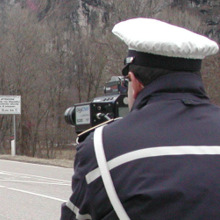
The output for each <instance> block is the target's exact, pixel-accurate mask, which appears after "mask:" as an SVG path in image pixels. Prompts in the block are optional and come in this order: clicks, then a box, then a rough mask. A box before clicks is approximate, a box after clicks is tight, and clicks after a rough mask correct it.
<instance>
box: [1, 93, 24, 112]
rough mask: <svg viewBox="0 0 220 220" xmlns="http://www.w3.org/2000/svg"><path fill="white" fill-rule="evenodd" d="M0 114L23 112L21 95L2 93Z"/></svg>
mask: <svg viewBox="0 0 220 220" xmlns="http://www.w3.org/2000/svg"><path fill="white" fill-rule="evenodd" d="M0 114H4V115H20V114H21V96H12V95H5V96H1V95H0Z"/></svg>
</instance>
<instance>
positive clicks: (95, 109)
mask: <svg viewBox="0 0 220 220" xmlns="http://www.w3.org/2000/svg"><path fill="white" fill-rule="evenodd" d="M127 88H128V80H127V79H125V78H124V77H122V76H113V77H112V78H111V80H110V81H109V82H107V83H105V86H104V96H101V97H96V98H94V99H93V100H92V101H91V102H84V103H77V104H75V105H74V106H72V107H69V108H68V109H66V111H65V113H64V118H65V121H66V122H67V123H68V124H70V125H73V126H75V131H76V133H77V134H79V133H81V132H83V131H85V130H87V129H89V128H91V127H94V126H97V125H99V124H101V123H103V122H105V121H108V120H111V119H114V118H118V117H123V116H125V115H126V114H127V113H128V98H127Z"/></svg>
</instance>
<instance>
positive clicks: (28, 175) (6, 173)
mask: <svg viewBox="0 0 220 220" xmlns="http://www.w3.org/2000/svg"><path fill="white" fill-rule="evenodd" d="M0 172H1V173H2V174H5V175H14V176H17V177H23V176H25V177H36V178H39V179H46V180H54V181H59V182H66V183H71V181H67V180H61V179H55V178H49V177H43V176H37V175H32V174H26V173H15V172H7V171H0Z"/></svg>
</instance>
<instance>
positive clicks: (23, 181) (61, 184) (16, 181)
mask: <svg viewBox="0 0 220 220" xmlns="http://www.w3.org/2000/svg"><path fill="white" fill-rule="evenodd" d="M0 182H15V183H36V184H48V185H59V186H71V184H67V183H62V182H61V183H51V182H38V181H27V180H0Z"/></svg>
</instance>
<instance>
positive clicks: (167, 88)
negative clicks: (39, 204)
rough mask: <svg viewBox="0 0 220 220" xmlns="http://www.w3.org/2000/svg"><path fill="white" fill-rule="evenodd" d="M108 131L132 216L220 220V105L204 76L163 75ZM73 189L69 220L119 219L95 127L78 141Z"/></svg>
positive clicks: (65, 214) (107, 145) (65, 211)
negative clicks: (213, 101)
mask: <svg viewBox="0 0 220 220" xmlns="http://www.w3.org/2000/svg"><path fill="white" fill-rule="evenodd" d="M103 135H104V137H103V138H104V139H103V142H104V150H105V153H106V157H107V161H108V165H109V168H110V173H111V176H112V179H113V182H114V186H115V188H116V191H117V193H118V196H119V198H120V200H121V202H122V204H123V206H124V208H125V210H126V212H127V213H128V215H129V217H130V219H132V220H133V219H134V220H136V219H137V220H168V219H172V220H173V219H178V220H180V219H186V220H197V219H199V220H203V219H204V220H207V219H212V220H215V219H216V220H219V219H220V109H219V107H217V106H215V105H212V104H210V102H209V99H208V98H207V96H206V94H205V91H204V88H203V83H202V80H201V77H200V76H199V75H196V74H192V73H187V72H179V73H172V74H168V75H165V76H161V77H159V78H158V79H156V80H155V81H153V82H152V83H151V84H149V85H148V86H147V87H145V88H144V89H143V90H142V91H141V93H140V94H139V95H138V97H137V99H136V100H135V103H134V106H133V110H132V111H131V112H130V113H129V114H128V115H127V116H126V117H124V118H123V119H121V120H118V121H116V122H114V123H112V124H110V125H107V126H105V128H104V133H103ZM72 190H73V194H72V196H71V197H70V201H68V202H67V203H66V204H64V205H63V207H62V217H61V219H62V220H64V219H65V220H70V219H94V220H99V219H103V220H114V219H118V218H117V216H116V214H115V212H114V210H113V208H112V206H111V204H110V202H109V199H108V197H107V195H106V192H105V189H104V187H103V182H102V180H101V177H100V173H99V170H98V169H97V162H96V159H95V154H94V146H93V133H92V134H90V135H89V136H88V137H87V139H86V140H85V141H84V142H83V143H81V144H79V146H78V147H77V155H76V159H75V173H74V175H73V178H72Z"/></svg>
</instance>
